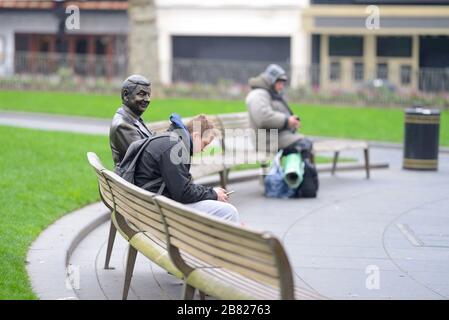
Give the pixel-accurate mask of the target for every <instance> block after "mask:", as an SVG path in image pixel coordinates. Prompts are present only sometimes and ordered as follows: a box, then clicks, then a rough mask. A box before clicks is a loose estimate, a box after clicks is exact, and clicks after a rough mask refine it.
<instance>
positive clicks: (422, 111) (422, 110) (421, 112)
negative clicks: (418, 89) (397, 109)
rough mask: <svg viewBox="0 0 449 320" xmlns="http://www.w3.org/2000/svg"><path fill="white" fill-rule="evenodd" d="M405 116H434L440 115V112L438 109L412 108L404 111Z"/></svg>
mask: <svg viewBox="0 0 449 320" xmlns="http://www.w3.org/2000/svg"><path fill="white" fill-rule="evenodd" d="M405 113H406V114H418V115H423V116H430V115H432V116H435V115H439V114H440V110H438V109H429V108H425V107H412V108H407V109H405Z"/></svg>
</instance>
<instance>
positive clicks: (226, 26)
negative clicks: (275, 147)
mask: <svg viewBox="0 0 449 320" xmlns="http://www.w3.org/2000/svg"><path fill="white" fill-rule="evenodd" d="M134 2H136V3H138V2H143V3H144V2H145V0H134V1H133V3H134ZM130 3H131V2H128V1H126V0H104V1H101V0H97V1H51V0H34V1H22V0H0V78H1V77H6V76H11V75H22V74H23V75H30V74H41V75H42V74H43V75H52V74H57V73H58V72H61V69H68V70H70V71H71V72H72V73H71V74H74V75H77V76H85V77H93V78H99V77H103V78H105V79H123V77H125V76H126V75H127V74H128V72H129V70H130V69H129V68H128V67H129V52H130V49H131V48H130V46H132V48H133V50H138V51H142V52H145V53H146V55H147V56H148V57H147V59H151V60H154V61H157V66H158V67H157V69H158V70H159V72H158V75H157V76H158V78H159V81H160V82H162V83H163V84H166V85H168V84H171V83H212V84H216V83H220V81H228V82H233V83H238V84H246V82H247V79H248V77H249V76H253V75H256V74H257V73H259V72H261V71H262V70H263V69H264V68H265V67H266V65H267V64H269V63H278V64H280V65H282V66H284V67H285V68H286V70H288V73H289V75H290V79H291V85H292V86H293V87H294V88H298V87H299V88H301V87H307V88H309V89H311V88H313V90H315V89H316V88H318V89H319V90H324V91H326V92H329V91H332V90H337V91H338V90H345V91H354V90H358V89H359V88H362V89H363V88H364V87H365V86H366V87H370V86H376V85H378V84H379V83H383V85H387V86H388V87H400V88H401V89H402V90H409V91H413V90H420V91H445V92H448V91H449V0H427V1H418V0H410V1H403V0H397V1H395V0H377V1H367V0H340V1H338V0H332V1H331V0H265V1H260V0H246V1H242V0H208V1H198V0H154V1H152V4H154V6H155V11H156V19H155V20H154V21H155V23H156V28H155V29H154V30H156V33H157V36H156V37H154V38H155V39H156V38H157V53H156V54H154V53H150V52H152V51H151V50H148V48H147V47H145V42H148V41H140V42H139V40H137V41H134V40H132V37H131V36H130V35H129V32H130V30H131V28H135V25H139V23H141V22H142V21H140V20H139V19H141V18H142V17H141V16H142V15H139V12H138V10H137V13H136V14H134V15H132V14H129V15H128V9H129V6H130ZM372 4H375V5H376V6H377V10H378V13H379V14H380V16H379V21H378V22H379V25H378V26H377V27H376V26H375V25H373V24H372V23H371V22H372V21H373V20H370V21H368V26H367V19H369V18H370V15H371V14H372V13H373V11H370V10H367V8H368V6H369V5H372ZM69 5H75V6H77V7H78V8H79V9H80V28H79V29H73V30H68V29H67V28H65V25H64V23H65V20H66V19H67V17H68V16H69V15H70V13H66V7H67V6H69ZM371 10H372V8H371ZM133 19H134V20H135V21H134V20H133ZM133 23H134V24H133ZM370 23H371V24H370ZM136 39H138V38H136ZM147 39H152V38H151V37H150V38H147ZM140 46H141V47H140ZM142 56H143V58H142ZM139 59H146V58H145V55H142V54H141V55H140V58H139ZM137 65H138V64H137ZM142 65H143V64H142ZM132 69H133V71H134V70H136V69H135V68H134V67H133V68H132ZM62 71H64V70H62ZM141 73H143V74H146V73H147V72H146V71H145V70H142V71H141ZM147 76H148V77H149V78H152V75H149V74H147ZM153 80H154V79H153Z"/></svg>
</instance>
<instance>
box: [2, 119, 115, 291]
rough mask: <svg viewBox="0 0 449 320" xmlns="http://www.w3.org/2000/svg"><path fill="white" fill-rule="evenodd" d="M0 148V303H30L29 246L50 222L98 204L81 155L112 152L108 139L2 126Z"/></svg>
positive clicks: (93, 180) (105, 156) (102, 155)
mask: <svg viewBox="0 0 449 320" xmlns="http://www.w3.org/2000/svg"><path fill="white" fill-rule="evenodd" d="M0 145H1V146H2V151H1V157H0V299H35V298H36V297H35V295H34V294H33V292H32V290H31V287H30V284H29V281H28V277H27V273H26V270H25V258H26V253H27V250H28V247H29V246H30V244H31V243H32V241H33V240H34V239H35V238H36V237H37V236H38V235H39V233H40V232H41V231H42V230H44V229H45V228H46V227H47V226H48V225H49V224H51V223H52V222H53V221H55V220H56V219H58V218H59V217H61V216H62V215H64V214H65V213H67V212H70V211H73V210H75V209H77V208H80V207H82V206H84V205H86V204H88V203H92V202H94V201H96V200H98V198H99V196H98V189H97V185H96V178H95V175H94V173H93V171H92V169H91V168H90V166H89V164H88V163H87V158H86V152H87V151H94V152H96V153H97V154H98V155H99V156H100V158H101V159H104V160H109V159H111V154H110V153H111V152H110V149H109V145H108V140H107V137H98V136H88V135H82V134H69V133H54V132H45V131H35V130H28V129H16V128H10V127H1V126H0ZM111 164H112V161H106V165H108V166H111Z"/></svg>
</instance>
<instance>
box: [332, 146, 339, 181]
mask: <svg viewBox="0 0 449 320" xmlns="http://www.w3.org/2000/svg"><path fill="white" fill-rule="evenodd" d="M339 154H340V151H335V153H334V160H333V161H332V171H331V173H332V175H334V174H335V170H336V169H337V161H338V155H339Z"/></svg>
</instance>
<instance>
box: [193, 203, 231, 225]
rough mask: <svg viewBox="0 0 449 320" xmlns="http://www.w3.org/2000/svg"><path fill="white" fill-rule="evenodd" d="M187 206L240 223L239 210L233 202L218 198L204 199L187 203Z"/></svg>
mask: <svg viewBox="0 0 449 320" xmlns="http://www.w3.org/2000/svg"><path fill="white" fill-rule="evenodd" d="M185 205H186V206H188V207H190V208H193V209H196V210H198V211H202V212H204V213H206V214H210V215H212V216H214V217H216V218H219V219H224V220H228V221H231V222H235V223H238V222H239V220H240V218H239V212H238V211H237V209H236V207H234V206H233V205H232V204H230V203H227V202H222V201H217V200H203V201H198V202H194V203H186V204H185Z"/></svg>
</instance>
